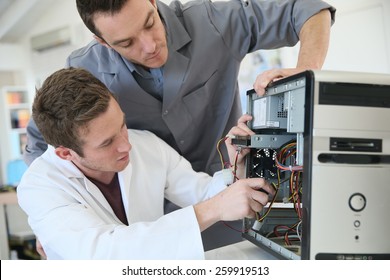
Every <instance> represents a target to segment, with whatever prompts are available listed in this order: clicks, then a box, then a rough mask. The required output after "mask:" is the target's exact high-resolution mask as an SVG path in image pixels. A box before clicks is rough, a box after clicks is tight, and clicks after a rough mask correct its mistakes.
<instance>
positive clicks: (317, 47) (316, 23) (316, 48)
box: [297, 9, 331, 69]
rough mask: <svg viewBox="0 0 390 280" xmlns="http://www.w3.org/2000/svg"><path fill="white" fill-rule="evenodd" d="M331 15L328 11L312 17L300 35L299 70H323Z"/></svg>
mask: <svg viewBox="0 0 390 280" xmlns="http://www.w3.org/2000/svg"><path fill="white" fill-rule="evenodd" d="M330 28H331V14H330V11H329V10H328V9H326V10H322V11H321V12H319V13H318V14H316V15H314V16H312V17H311V18H310V19H308V20H307V21H306V22H305V24H304V25H303V27H302V29H301V31H300V33H299V38H300V42H301V44H300V50H299V56H298V62H297V68H301V69H321V68H322V65H323V64H324V61H325V58H326V55H327V52H328V46H329V38H330Z"/></svg>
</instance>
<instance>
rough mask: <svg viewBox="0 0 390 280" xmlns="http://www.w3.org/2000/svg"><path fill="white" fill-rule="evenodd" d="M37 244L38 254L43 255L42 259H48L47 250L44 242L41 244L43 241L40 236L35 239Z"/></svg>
mask: <svg viewBox="0 0 390 280" xmlns="http://www.w3.org/2000/svg"><path fill="white" fill-rule="evenodd" d="M35 246H36V249H37V252H38V254H39V255H40V256H41V257H42V259H46V258H47V256H46V253H45V250H43V247H42V244H41V242H39V240H38V238H37V239H36V241H35Z"/></svg>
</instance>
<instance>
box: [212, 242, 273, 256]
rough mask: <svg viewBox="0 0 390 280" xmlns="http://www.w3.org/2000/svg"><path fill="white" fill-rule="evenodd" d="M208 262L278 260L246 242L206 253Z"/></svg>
mask: <svg viewBox="0 0 390 280" xmlns="http://www.w3.org/2000/svg"><path fill="white" fill-rule="evenodd" d="M205 257H206V260H277V259H278V258H276V257H275V256H274V255H272V254H270V253H268V252H267V251H265V250H264V249H262V248H259V247H257V246H256V245H254V244H253V243H251V242H249V241H247V240H245V241H241V242H238V243H234V244H231V245H228V246H224V247H220V248H217V249H214V250H210V251H206V252H205Z"/></svg>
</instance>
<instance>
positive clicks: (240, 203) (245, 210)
mask: <svg viewBox="0 0 390 280" xmlns="http://www.w3.org/2000/svg"><path fill="white" fill-rule="evenodd" d="M260 190H263V191H260ZM274 193H275V191H274V189H273V188H272V186H271V185H270V184H269V183H268V182H267V181H265V180H264V179H263V178H249V179H242V180H239V181H237V182H235V183H234V184H232V185H230V186H229V187H228V188H226V189H225V190H223V191H222V192H220V193H218V194H217V195H216V196H214V197H212V198H210V199H208V200H206V201H203V202H201V203H198V204H197V205H195V206H194V210H195V214H196V217H197V219H198V223H199V227H200V230H201V231H203V230H205V229H207V228H208V227H210V226H211V225H213V224H214V223H216V222H218V221H234V220H239V219H243V218H245V217H248V218H253V217H255V215H256V212H259V211H261V210H262V209H263V206H264V205H266V204H267V202H268V200H269V199H268V194H274Z"/></svg>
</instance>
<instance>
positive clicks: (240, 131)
mask: <svg viewBox="0 0 390 280" xmlns="http://www.w3.org/2000/svg"><path fill="white" fill-rule="evenodd" d="M250 120H252V116H250V115H246V114H245V115H242V116H241V117H240V118H239V119H238V121H237V125H236V126H234V127H232V128H231V129H230V131H229V133H228V138H226V140H225V145H226V148H227V151H228V153H229V160H230V165H231V166H233V168H234V169H235V170H236V174H235V175H236V177H238V178H239V179H242V178H245V162H244V158H245V156H246V155H247V154H248V153H249V150H250V149H247V148H242V149H241V150H239V153H237V149H238V147H237V146H236V145H233V144H232V137H235V136H249V135H253V134H254V132H253V131H252V130H250V129H249V127H248V126H247V122H248V121H250ZM234 165H236V166H234Z"/></svg>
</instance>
